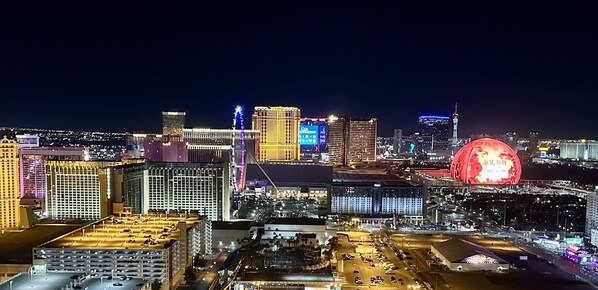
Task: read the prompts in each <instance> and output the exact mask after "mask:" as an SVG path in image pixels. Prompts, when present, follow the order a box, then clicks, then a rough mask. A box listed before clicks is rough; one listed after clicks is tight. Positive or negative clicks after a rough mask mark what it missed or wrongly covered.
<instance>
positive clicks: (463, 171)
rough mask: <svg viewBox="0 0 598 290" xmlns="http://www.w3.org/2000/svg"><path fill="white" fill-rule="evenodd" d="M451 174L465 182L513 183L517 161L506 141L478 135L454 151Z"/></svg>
mask: <svg viewBox="0 0 598 290" xmlns="http://www.w3.org/2000/svg"><path fill="white" fill-rule="evenodd" d="M451 175H452V177H453V178H455V179H459V180H461V181H462V182H463V183H465V184H517V183H518V182H519V179H520V178H521V162H520V161H519V157H517V153H516V152H515V150H513V148H511V147H510V146H509V145H507V144H505V143H503V142H500V141H498V140H494V139H489V138H484V139H478V140H475V141H472V142H469V143H467V144H466V145H465V146H463V148H461V149H460V150H459V151H457V154H455V157H454V158H453V162H452V163H451Z"/></svg>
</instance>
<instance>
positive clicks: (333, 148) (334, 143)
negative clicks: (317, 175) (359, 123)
mask: <svg viewBox="0 0 598 290" xmlns="http://www.w3.org/2000/svg"><path fill="white" fill-rule="evenodd" d="M347 133H348V125H347V119H346V118H345V117H342V116H335V115H331V116H330V117H328V159H329V161H330V163H331V164H332V165H334V166H341V165H345V164H347V160H346V149H347V146H346V141H347V135H348V134H347Z"/></svg>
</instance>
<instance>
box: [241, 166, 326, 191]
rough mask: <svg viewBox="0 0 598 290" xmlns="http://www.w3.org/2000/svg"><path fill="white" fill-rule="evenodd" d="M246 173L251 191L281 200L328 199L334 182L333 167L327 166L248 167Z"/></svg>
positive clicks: (247, 184)
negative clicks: (292, 198)
mask: <svg viewBox="0 0 598 290" xmlns="http://www.w3.org/2000/svg"><path fill="white" fill-rule="evenodd" d="M246 172H247V174H246V187H247V188H248V191H254V192H255V193H256V194H268V193H271V194H273V195H276V196H278V197H301V198H306V197H307V198H315V199H326V195H327V193H328V192H329V188H330V184H331V183H332V166H331V165H324V164H313V163H305V162H271V163H262V164H259V165H258V164H247V171H246ZM264 172H265V174H264ZM272 183H274V185H273V184H272Z"/></svg>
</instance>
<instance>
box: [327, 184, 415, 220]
mask: <svg viewBox="0 0 598 290" xmlns="http://www.w3.org/2000/svg"><path fill="white" fill-rule="evenodd" d="M425 198H426V190H425V188H424V187H423V186H417V185H413V184H409V183H407V182H400V181H380V182H335V183H333V185H332V194H331V195H330V212H331V213H337V214H366V215H382V214H393V215H403V216H406V217H423V216H424V213H425V211H424V206H425Z"/></svg>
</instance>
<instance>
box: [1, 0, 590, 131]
mask: <svg viewBox="0 0 598 290" xmlns="http://www.w3.org/2000/svg"><path fill="white" fill-rule="evenodd" d="M14 2H20V1H14ZM54 2H56V1H54ZM119 2H124V1H112V2H111V4H107V3H103V4H101V3H100V2H93V1H76V2H71V3H68V5H67V4H65V3H67V2H62V1H61V4H52V3H51V1H47V2H40V3H44V4H40V5H38V6H33V5H32V3H31V2H28V4H29V5H28V7H16V6H11V7H9V6H6V4H4V6H1V7H0V27H2V28H1V30H0V31H1V35H0V55H1V56H2V57H1V58H0V99H1V102H0V103H1V105H0V106H2V111H1V113H0V125H5V126H19V127H37V128H39V127H42V128H61V129H81V130H103V131H159V130H160V129H159V128H160V126H161V113H160V112H161V111H162V110H172V109H178V110H185V111H187V113H188V119H187V120H188V122H187V125H188V126H212V127H229V126H230V125H231V119H232V112H233V109H234V106H235V105H237V104H241V105H243V106H244V107H246V108H247V110H246V114H248V115H249V114H250V113H251V111H252V108H253V106H254V105H290V106H298V107H300V108H301V109H302V115H304V116H316V115H328V114H329V113H331V112H336V113H343V114H346V115H351V116H355V117H369V116H373V117H378V118H379V120H380V125H379V135H387V136H390V135H391V134H392V132H391V130H392V129H393V128H403V129H404V130H405V133H411V132H412V131H413V130H414V129H415V126H416V123H417V116H418V114H420V113H425V112H446V113H450V112H451V111H452V108H453V104H454V102H455V101H458V102H459V104H460V106H459V108H460V114H461V118H460V135H461V136H469V135H470V134H472V133H481V132H486V133H504V132H505V131H509V130H512V131H517V132H519V133H520V134H522V135H527V133H528V132H529V131H530V130H536V131H539V132H540V134H541V135H542V136H546V137H585V138H598V126H596V122H595V115H596V112H597V110H596V108H597V106H598V57H597V54H598V20H597V19H598V18H596V16H595V15H596V13H597V12H598V11H597V8H598V7H597V6H598V4H596V3H598V2H596V1H576V2H577V3H578V4H573V5H576V6H562V5H561V6H559V5H552V4H547V3H546V2H537V3H533V4H532V3H530V4H521V3H517V4H515V3H511V4H506V3H505V2H503V1H492V2H488V1H480V2H484V3H483V4H475V5H471V3H470V4H467V5H463V6H452V5H456V3H457V1H442V2H440V3H443V4H441V5H439V4H436V3H433V2H425V3H422V6H414V5H415V4H408V5H409V6H408V5H403V4H400V5H398V6H392V7H389V6H383V5H380V6H364V5H359V4H355V3H349V2H338V3H335V4H329V5H326V6H324V5H323V4H322V3H318V2H311V3H306V2H294V3H295V4H290V2H288V1H279V2H278V4H273V3H276V2H273V3H270V4H268V5H265V4H264V5H260V6H255V5H257V4H256V3H257V2H254V1H245V2H247V3H244V2H238V3H236V2H224V1H211V2H224V3H223V5H222V6H218V7H216V6H209V5H208V4H205V3H199V2H203V1H195V2H190V3H184V2H180V1H168V2H169V3H168V4H154V5H152V6H151V7H149V6H147V5H148V4H147V2H145V3H144V4H143V5H136V4H133V2H129V1H127V2H128V3H127V4H123V3H119ZM171 2H172V3H171ZM175 2H176V3H175ZM394 2H407V1H394ZM411 2H420V1H411ZM519 2H522V1H519ZM569 2H570V1H568V2H561V4H563V5H564V4H565V3H567V4H570V3H569ZM91 3H95V4H91ZM249 3H250V4H249ZM365 3H368V4H371V3H373V2H371V1H370V2H368V1H363V2H361V4H365ZM472 3H475V2H472ZM299 4H301V5H299ZM11 5H19V4H11ZM55 5H60V6H55ZM246 121H247V123H248V124H249V123H250V118H249V117H247V118H246Z"/></svg>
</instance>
